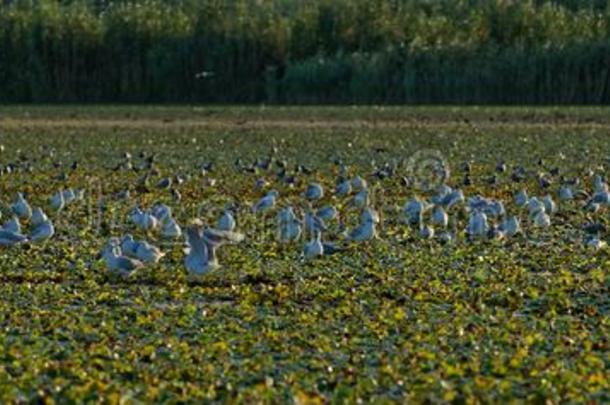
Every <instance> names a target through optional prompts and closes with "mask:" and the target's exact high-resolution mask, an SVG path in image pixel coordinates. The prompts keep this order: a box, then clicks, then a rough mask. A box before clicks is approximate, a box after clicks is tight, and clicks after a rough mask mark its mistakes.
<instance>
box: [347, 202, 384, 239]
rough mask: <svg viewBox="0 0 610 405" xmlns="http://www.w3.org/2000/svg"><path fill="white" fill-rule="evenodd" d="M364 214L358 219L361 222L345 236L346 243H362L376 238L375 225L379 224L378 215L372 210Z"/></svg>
mask: <svg viewBox="0 0 610 405" xmlns="http://www.w3.org/2000/svg"><path fill="white" fill-rule="evenodd" d="M365 212H366V213H365ZM365 212H363V214H362V215H361V218H360V219H361V221H362V222H361V223H360V224H359V225H358V226H357V227H356V228H354V229H352V231H351V232H349V233H348V234H347V240H348V241H353V242H363V241H367V240H371V239H374V238H376V237H377V230H376V229H375V225H376V224H377V223H379V215H378V214H377V213H376V212H375V211H373V210H372V209H370V210H366V211H365Z"/></svg>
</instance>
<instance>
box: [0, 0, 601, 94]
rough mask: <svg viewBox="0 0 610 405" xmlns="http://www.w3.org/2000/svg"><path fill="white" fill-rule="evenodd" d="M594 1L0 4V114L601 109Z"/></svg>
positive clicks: (50, 0) (6, 0)
mask: <svg viewBox="0 0 610 405" xmlns="http://www.w3.org/2000/svg"><path fill="white" fill-rule="evenodd" d="M609 25H610V1H608V0H591V1H586V0H563V1H541V0H539V1H533V0H530V1H528V0H436V1H435V0H402V1H400V0H308V1H297V0H227V1H221V0H144V1H139V0H138V1H110V0H97V1H94V0H72V1H65V0H64V1H58V0H14V1H13V0H0V102H3V103H13V102H230V103H250V102H266V103H477V104H486V103H493V104H507V103H528V104H536V103H544V104H563V103H565V104H568V103H571V104H580V103H583V104H585V103H586V104H599V103H608V102H610V31H609V28H608V27H609Z"/></svg>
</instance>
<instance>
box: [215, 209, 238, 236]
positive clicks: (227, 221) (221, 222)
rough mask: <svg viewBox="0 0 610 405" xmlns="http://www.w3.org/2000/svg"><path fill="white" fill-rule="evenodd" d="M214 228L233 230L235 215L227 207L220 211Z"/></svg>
mask: <svg viewBox="0 0 610 405" xmlns="http://www.w3.org/2000/svg"><path fill="white" fill-rule="evenodd" d="M216 228H218V229H220V230H221V231H233V230H234V229H235V217H234V216H233V213H232V212H231V210H228V209H227V210H225V211H224V212H223V213H222V215H221V216H220V218H218V223H217V224H216Z"/></svg>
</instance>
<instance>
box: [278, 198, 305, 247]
mask: <svg viewBox="0 0 610 405" xmlns="http://www.w3.org/2000/svg"><path fill="white" fill-rule="evenodd" d="M277 226H278V229H277V237H278V239H279V241H280V242H281V243H290V242H293V241H296V240H297V239H299V238H300V237H301V221H299V219H298V218H297V217H296V215H295V213H294V210H293V208H292V207H286V208H284V209H283V210H282V211H280V213H279V214H278V216H277Z"/></svg>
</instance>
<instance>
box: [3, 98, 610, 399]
mask: <svg viewBox="0 0 610 405" xmlns="http://www.w3.org/2000/svg"><path fill="white" fill-rule="evenodd" d="M91 108H92V107H91ZM130 109H133V107H125V111H129V110H130ZM48 111H50V110H46V109H45V108H39V109H35V110H34V111H32V115H31V116H30V118H24V115H23V114H22V113H21V112H19V110H16V109H14V108H12V109H6V110H4V113H3V116H2V117H3V121H1V122H2V124H3V126H2V127H1V129H0V130H1V132H0V143H1V144H2V145H3V146H4V149H3V151H2V152H0V164H1V165H2V168H4V169H5V170H4V171H3V174H2V175H1V176H0V200H1V202H2V205H1V206H0V211H1V212H2V214H3V220H4V219H6V218H7V216H8V213H9V211H8V206H9V204H10V203H11V201H12V198H13V196H14V194H15V193H16V192H17V191H22V192H25V193H26V194H27V197H28V200H29V201H30V203H31V204H32V205H33V206H38V205H40V206H42V207H45V209H46V210H47V211H48V212H49V214H50V216H51V217H52V219H53V221H54V222H55V225H56V235H55V237H54V238H53V239H51V240H49V241H48V242H46V243H44V244H40V245H34V244H32V245H30V244H25V245H22V246H16V247H13V248H2V249H1V250H0V292H1V295H2V298H1V299H0V397H1V398H2V399H3V402H28V401H36V400H41V401H47V402H51V401H53V400H54V401H55V402H96V401H104V402H106V401H107V402H110V403H120V402H138V401H143V402H162V401H169V402H201V401H206V400H207V401H216V402H220V401H228V402H238V403H252V402H272V403H284V402H294V403H324V402H331V403H352V402H356V401H358V400H363V401H366V402H374V403H377V402H381V403H388V402H405V401H414V402H424V401H430V402H451V401H456V402H505V401H508V400H511V399H513V400H519V401H527V402H541V401H545V400H549V401H552V402H582V401H589V402H593V403H596V402H599V403H603V402H608V401H609V400H610V397H609V394H608V392H610V387H609V384H610V383H609V379H608V367H609V363H608V361H609V360H608V359H609V357H608V356H609V353H610V352H609V346H608V344H609V342H608V336H609V335H610V333H609V332H610V324H609V318H608V315H609V313H610V312H609V311H610V304H609V300H608V293H609V290H608V286H609V283H610V276H609V273H608V268H609V265H610V255H609V253H610V252H609V251H607V250H604V249H601V250H598V251H593V250H591V249H587V248H586V247H585V246H583V244H582V242H581V239H582V225H583V224H584V223H585V222H587V221H592V220H595V221H597V222H599V223H601V224H602V225H604V226H606V227H607V226H608V211H607V209H602V210H601V211H600V212H598V213H595V214H592V213H588V212H586V211H584V210H583V209H582V207H581V202H582V201H573V202H568V203H562V202H560V203H559V212H558V214H556V216H554V217H553V225H552V226H551V227H550V228H548V229H542V230H534V229H533V228H531V227H530V226H529V224H528V223H527V220H526V218H522V220H523V226H524V231H525V235H521V236H518V237H516V238H513V239H509V240H502V241H473V242H467V241H466V238H465V236H464V234H463V231H462V229H463V227H464V225H465V221H466V220H467V216H466V215H465V214H463V213H462V214H460V213H453V214H452V220H453V221H455V222H456V224H458V225H459V227H458V229H457V230H458V238H457V241H456V242H455V243H453V244H448V245H443V244H441V243H439V242H438V241H436V240H431V241H425V240H421V239H420V238H419V237H418V233H417V231H416V230H414V229H411V228H409V227H408V226H407V225H404V224H403V223H402V222H401V221H400V220H399V218H398V217H399V214H400V212H401V207H402V206H403V204H404V203H405V201H406V200H407V199H408V198H410V197H412V196H413V195H414V194H415V193H416V192H417V191H416V190H413V189H412V188H407V187H405V186H404V185H403V184H402V183H401V177H402V176H403V175H405V173H404V170H405V169H404V166H401V164H400V163H399V165H398V169H397V171H398V174H397V175H396V176H394V177H390V178H388V179H384V180H375V179H374V178H373V177H372V176H371V175H370V174H371V173H372V171H373V168H372V161H374V164H375V165H382V164H383V163H385V162H391V161H394V160H395V161H397V162H400V161H401V160H402V159H408V158H409V156H411V155H412V154H413V153H414V152H416V151H418V150H422V149H435V150H438V151H440V153H442V155H443V156H444V157H445V159H446V160H447V162H448V164H449V166H450V167H451V176H450V178H449V184H451V185H457V186H459V185H460V184H461V183H462V180H463V176H464V173H463V172H462V171H461V169H460V166H461V164H462V162H464V161H471V162H472V170H471V173H470V177H471V179H472V184H471V185H467V186H463V187H462V189H463V190H464V193H465V194H466V196H470V195H475V194H479V193H480V194H483V195H485V196H489V197H494V198H501V199H502V200H504V201H505V203H506V206H507V210H508V211H509V212H517V209H516V207H515V206H514V204H513V202H512V195H513V193H514V192H515V191H517V190H519V189H520V188H522V187H526V188H527V189H528V191H529V192H530V194H537V195H544V194H546V193H547V191H546V190H542V189H540V188H539V186H538V184H537V182H536V180H535V173H537V172H541V173H548V172H550V171H551V170H552V169H554V168H556V167H557V168H559V170H560V175H558V176H565V177H566V178H569V177H574V176H578V177H580V178H581V180H582V181H583V183H584V184H583V188H585V189H588V190H590V188H591V186H590V182H591V179H590V178H588V177H586V173H585V172H586V170H587V169H592V170H593V171H595V172H600V173H603V171H604V170H606V169H607V166H608V164H609V162H608V160H607V158H608V151H609V150H610V148H608V147H609V146H610V127H609V126H608V124H607V122H605V121H604V119H601V118H600V119H596V118H595V117H596V116H589V118H590V119H589V120H587V121H586V122H581V121H580V120H579V119H580V117H581V115H579V112H578V111H572V110H566V112H565V116H564V117H563V118H562V120H559V121H558V120H556V119H554V118H552V117H553V116H552V115H549V116H547V115H545V113H544V111H537V112H534V113H533V116H534V117H537V118H536V119H532V120H528V118H527V116H526V115H523V116H522V115H520V114H521V113H520V112H519V111H518V110H506V112H503V110H491V111H489V112H484V113H481V112H480V111H474V110H469V109H464V110H457V111H454V112H453V113H451V114H454V115H452V116H450V117H449V118H446V117H444V118H443V117H439V116H438V115H436V114H438V111H435V110H430V112H428V113H426V111H419V112H417V114H423V115H416V116H409V118H408V119H404V120H402V119H401V118H400V117H401V112H400V110H399V109H397V110H395V111H394V112H393V113H392V114H396V116H393V117H392V118H389V117H385V116H383V114H381V113H380V114H381V115H380V116H381V117H382V118H383V119H381V118H380V121H379V122H377V123H375V124H373V123H371V122H368V121H366V120H365V121H362V120H359V119H357V118H354V117H353V115H352V114H353V111H351V110H346V111H345V117H343V118H341V110H340V109H337V110H332V114H336V115H334V116H327V115H324V113H323V112H319V111H316V110H308V109H304V110H303V114H302V116H299V115H298V114H297V111H296V110H292V111H290V113H289V119H287V117H286V114H287V113H286V111H281V110H279V111H273V110H268V111H266V112H261V111H260V110H257V109H253V110H245V111H244V110H242V109H235V110H228V112H225V113H224V114H225V115H223V116H222V117H221V118H219V119H217V121H214V122H207V121H205V119H204V118H202V117H201V116H200V115H198V113H193V115H189V114H187V113H185V112H179V111H176V110H174V109H171V108H170V109H167V110H161V112H156V110H150V111H148V115H137V116H135V117H132V118H127V119H126V118H125V117H124V116H122V115H121V114H120V113H121V111H122V110H121V108H120V107H112V108H109V109H106V110H105V109H100V110H99V112H95V109H93V110H92V111H93V113H92V112H88V113H87V114H89V115H87V116H85V117H80V116H77V117H74V118H70V117H69V114H68V113H67V112H66V111H62V110H60V111H53V114H57V117H55V118H54V117H53V114H51V116H49V115H47V114H49V113H48ZM321 111H324V110H321ZM412 113H413V110H405V111H404V114H405V115H407V116H408V115H409V114H412ZM141 114H143V113H141ZM171 114H177V117H179V119H176V120H175V121H172V122H165V121H166V119H167V116H168V115H169V116H171ZM327 114H330V113H327ZM368 114H372V113H370V112H369V113H368ZM425 114H428V115H427V118H426V117H425V116H424V115H425ZM479 114H489V115H490V116H491V117H496V118H498V117H501V116H502V115H503V114H504V116H509V117H511V118H510V119H508V120H506V121H502V120H500V119H496V120H494V121H491V120H489V119H488V118H481V115H479ZM242 115H245V116H247V117H249V118H248V120H246V122H245V123H244V122H242V120H241V118H240V116H242ZM462 116H466V117H468V116H472V117H473V120H472V121H470V122H464V121H463V120H461V119H455V117H462ZM252 117H257V118H256V119H253V118H252ZM452 117H453V118H452ZM540 117H542V118H540ZM314 124H315V125H314ZM274 147H275V148H277V156H278V158H281V159H285V160H286V161H287V162H288V166H289V167H290V169H291V170H292V167H293V166H294V165H296V164H302V165H305V166H307V167H308V168H310V169H311V170H312V173H311V174H300V175H298V176H297V180H298V181H297V184H296V185H295V186H294V187H292V188H291V187H289V186H287V185H285V184H279V183H277V182H275V183H272V186H273V187H274V188H277V190H278V191H279V193H280V206H284V205H286V204H287V203H288V202H290V203H291V204H293V205H295V206H298V207H300V208H304V205H303V200H302V198H301V197H300V194H301V193H302V191H303V190H304V189H305V187H306V185H307V184H308V183H309V182H310V181H314V180H315V181H318V182H320V183H321V184H322V185H323V186H324V187H325V189H326V190H327V191H330V190H331V189H332V187H333V186H334V184H335V179H336V176H337V173H338V168H337V167H336V166H335V165H333V163H332V162H333V160H335V159H337V158H340V159H342V160H343V161H344V162H345V163H346V164H348V165H349V166H350V167H349V169H348V170H349V172H350V174H356V173H358V174H360V175H362V176H365V177H367V180H368V181H369V184H370V186H371V190H373V193H372V198H371V203H372V205H373V206H374V207H375V208H376V209H377V210H378V211H379V212H380V213H381V216H382V224H381V225H380V227H379V236H380V237H379V239H377V240H373V241H371V242H369V243H365V244H345V246H344V247H345V248H346V249H347V250H346V251H345V252H341V253H339V254H336V255H333V256H328V257H324V258H321V259H320V260H316V261H312V262H307V263H303V262H302V261H301V260H300V257H299V255H300V253H301V248H302V243H297V244H295V245H288V246H284V245H280V244H278V243H277V242H276V241H275V240H274V238H273V230H274V213H272V214H269V215H268V216H267V218H266V219H265V221H264V222H261V219H260V218H257V217H256V216H254V215H253V214H251V213H250V212H249V209H248V207H249V204H251V203H253V202H255V201H257V200H258V198H260V197H261V195H262V194H263V192H262V191H257V190H255V189H254V184H255V181H256V180H257V179H258V178H260V177H266V178H267V179H268V180H269V181H272V182H273V181H275V180H274V179H275V176H274V175H273V174H272V173H271V172H266V171H265V170H259V171H258V173H248V172H246V171H237V170H235V168H234V162H235V160H236V158H238V157H239V158H241V159H242V160H243V162H244V164H248V163H250V162H252V161H254V159H256V158H263V157H266V156H268V155H269V154H270V153H271V151H272V149H273V148H274ZM305 151H306V152H307V153H305ZM125 152H129V153H131V155H132V156H133V158H132V161H133V166H134V167H135V168H136V169H137V172H136V171H135V170H124V169H121V168H117V166H118V165H119V164H120V163H121V162H122V161H123V158H122V155H123V153H125ZM141 152H143V153H144V155H145V156H150V155H152V154H154V155H155V159H154V161H155V163H154V165H155V167H156V170H157V171H158V174H154V175H152V176H151V179H150V181H149V183H150V185H149V186H148V187H147V189H145V190H144V189H141V190H139V191H138V190H137V188H136V184H137V183H138V180H139V179H140V178H141V177H142V175H143V174H144V173H146V172H147V169H140V168H139V167H140V165H141V164H143V163H144V162H145V158H142V157H140V153H141ZM540 158H543V162H542V164H539V162H538V160H539V159H540ZM501 160H503V161H505V162H506V163H507V165H508V166H509V170H508V171H507V172H506V173H498V184H497V185H492V184H489V182H488V181H487V179H488V177H489V176H490V175H491V174H493V173H494V168H495V165H496V164H497V163H498V162H499V161H501ZM74 161H77V162H78V165H77V166H78V167H76V168H75V169H72V168H71V167H70V166H71V164H72V163H73V162H74ZM210 161H212V162H214V168H213V169H212V170H209V171H207V172H206V173H203V174H202V173H201V166H202V165H204V164H205V163H207V162H210ZM9 164H14V165H15V166H16V167H17V169H16V170H14V171H13V172H12V173H7V172H6V167H7V166H8V165H9ZM28 164H29V165H30V166H31V170H27V169H26V168H27V166H28ZM517 165H523V166H524V167H526V168H527V170H528V173H530V174H528V177H527V179H526V180H525V182H523V183H518V184H516V183H514V182H512V181H511V179H510V176H511V169H512V168H513V167H515V166H517ZM178 174H180V175H183V176H185V178H186V180H185V181H184V183H183V184H181V185H179V186H176V187H175V188H176V189H178V190H179V191H180V194H181V196H182V199H181V201H180V202H178V201H176V200H175V199H174V197H173V196H172V194H171V191H170V190H165V189H160V188H157V187H156V186H155V185H156V184H157V182H158V180H159V179H161V178H163V177H166V176H170V177H173V176H174V175H178ZM558 176H556V179H558V178H559V177H558ZM212 179H213V180H214V181H215V185H214V186H211V185H210V184H211V182H212ZM66 187H74V188H84V189H85V190H86V195H85V199H84V200H83V201H82V202H79V203H76V204H73V205H70V206H68V207H66V208H65V209H64V210H62V211H60V212H59V213H53V214H51V212H52V211H51V210H50V209H49V208H48V198H49V197H50V196H51V195H52V194H54V193H55V192H56V191H58V190H60V189H63V188H66ZM558 187H559V180H557V181H555V182H554V183H553V184H552V185H551V186H550V189H549V191H548V192H550V193H553V194H554V195H556V192H557V189H558ZM125 189H129V190H130V196H129V198H127V199H121V198H120V197H119V196H118V194H119V193H121V192H123V191H124V190H125ZM417 193H419V194H422V193H421V192H417ZM556 200H557V199H556ZM156 201H162V202H164V203H166V204H168V205H170V206H172V207H173V208H174V215H175V217H176V219H177V220H178V222H179V223H180V224H187V223H188V221H189V220H190V219H192V218H194V217H200V218H202V219H203V220H204V221H205V222H208V223H215V221H216V219H217V217H218V215H219V214H220V213H221V212H222V209H223V208H224V207H225V206H226V204H228V203H230V202H234V203H236V204H237V205H238V209H237V211H238V215H237V222H238V229H239V230H240V231H242V232H244V233H245V234H246V240H245V241H244V242H243V243H241V244H238V245H230V246H225V247H223V249H222V250H220V251H219V256H220V258H219V260H220V263H221V264H222V267H221V268H220V269H218V270H216V271H213V272H211V273H210V274H209V275H208V276H207V277H205V278H203V279H201V280H199V281H198V282H189V280H188V279H187V274H186V270H185V268H184V265H183V262H182V260H183V257H184V253H183V247H184V246H183V244H182V241H181V240H180V241H178V242H177V243H170V242H163V241H161V240H158V239H157V237H156V236H155V235H152V236H151V237H152V238H153V239H154V240H155V242H156V243H158V245H159V246H160V247H162V249H163V250H164V252H166V256H165V257H164V258H163V259H162V260H161V261H160V262H159V263H158V264H156V265H151V266H147V267H146V268H144V269H143V270H142V271H140V272H138V273H137V274H135V275H134V277H131V278H129V279H126V280H123V279H115V278H112V277H110V276H109V275H108V273H107V271H106V267H105V264H104V262H103V261H101V260H99V259H98V258H97V255H98V254H99V252H100V249H101V247H102V245H103V244H104V243H105V242H106V241H107V240H108V238H109V237H111V236H120V235H122V234H123V233H125V232H130V233H132V234H133V235H134V236H135V237H136V238H147V237H148V235H146V234H145V233H144V232H142V231H139V230H137V229H135V228H133V227H130V226H129V225H128V223H127V217H128V213H129V211H130V210H131V209H132V208H133V207H134V206H136V205H139V206H142V207H148V206H150V205H152V204H153V203H154V202H156ZM328 202H332V203H335V205H336V206H337V208H338V209H339V210H340V212H341V213H342V219H343V220H344V221H345V225H346V226H347V227H348V228H350V227H352V226H353V225H355V224H356V223H358V211H357V210H353V209H350V208H349V207H348V204H347V203H346V201H341V200H337V201H335V200H334V199H333V197H332V193H331V192H327V193H326V195H325V197H324V199H323V202H322V203H321V204H324V203H328ZM27 225H28V224H27V222H26V221H24V226H27ZM335 226H336V228H337V229H335V230H333V231H332V232H330V234H331V235H329V238H330V239H332V240H335V241H338V243H342V242H341V237H340V232H339V231H338V229H339V228H340V227H339V225H335ZM601 237H602V238H604V239H606V238H607V234H606V233H604V232H602V234H601ZM303 243H304V241H303ZM342 246H343V245H342Z"/></svg>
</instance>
